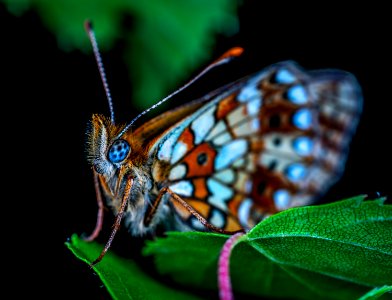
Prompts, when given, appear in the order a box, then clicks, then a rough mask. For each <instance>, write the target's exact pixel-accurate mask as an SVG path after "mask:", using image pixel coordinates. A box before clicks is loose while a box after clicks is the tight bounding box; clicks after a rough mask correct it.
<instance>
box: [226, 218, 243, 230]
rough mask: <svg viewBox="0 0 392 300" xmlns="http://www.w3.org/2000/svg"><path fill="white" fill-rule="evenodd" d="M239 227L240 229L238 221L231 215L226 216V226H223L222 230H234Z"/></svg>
mask: <svg viewBox="0 0 392 300" xmlns="http://www.w3.org/2000/svg"><path fill="white" fill-rule="evenodd" d="M240 229H242V226H241V225H240V223H239V222H238V219H236V218H234V217H232V216H227V221H226V226H225V228H224V230H227V231H235V230H240Z"/></svg>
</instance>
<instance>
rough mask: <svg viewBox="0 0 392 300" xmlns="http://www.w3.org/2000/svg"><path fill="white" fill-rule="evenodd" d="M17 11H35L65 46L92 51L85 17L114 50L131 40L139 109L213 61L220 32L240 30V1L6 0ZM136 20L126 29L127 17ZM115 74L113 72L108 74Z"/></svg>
mask: <svg viewBox="0 0 392 300" xmlns="http://www.w3.org/2000/svg"><path fill="white" fill-rule="evenodd" d="M3 1H4V2H5V3H6V4H7V7H8V9H9V10H10V11H11V12H13V13H14V14H21V13H22V12H23V11H25V10H27V9H33V10H35V11H36V12H37V13H38V14H39V16H40V17H41V19H42V21H43V23H44V24H46V26H47V27H48V28H49V29H50V30H51V31H52V32H53V33H54V34H55V35H56V37H57V39H58V41H59V45H60V46H61V48H63V49H65V50H72V49H75V48H76V49H81V50H84V51H91V45H90V42H89V40H88V38H87V35H86V33H85V31H84V27H83V24H84V21H85V20H86V19H90V20H91V21H92V22H93V23H94V28H95V31H96V36H97V39H98V43H99V45H100V47H101V49H102V50H104V51H105V50H109V49H110V48H111V47H113V45H114V43H115V42H116V41H117V40H119V39H120V38H121V39H124V40H125V42H126V43H125V45H126V50H125V53H124V62H125V63H127V65H128V70H129V74H130V78H131V80H132V86H133V90H132V92H133V95H134V99H132V100H131V99H129V101H133V103H135V105H136V106H138V107H139V108H146V107H149V106H151V105H152V104H154V103H156V102H157V101H158V100H160V99H161V98H163V97H164V96H166V95H167V94H168V93H169V92H171V91H173V90H174V89H176V88H178V87H179V85H178V82H179V81H181V80H182V81H184V80H185V79H186V78H187V76H189V74H190V73H191V71H192V70H194V69H195V68H196V67H198V66H200V64H202V63H206V62H207V58H209V55H210V51H211V50H212V47H213V46H214V42H215V40H216V35H217V34H232V33H234V32H235V31H236V30H237V27H238V18H237V16H236V9H237V7H238V1H237V0H214V1H211V0H181V1H178V0H149V1H133V0H64V1H52V0H3ZM126 17H129V18H131V19H132V22H131V23H132V25H131V28H126V26H125V25H124V19H125V18H126ZM108 77H110V76H108Z"/></svg>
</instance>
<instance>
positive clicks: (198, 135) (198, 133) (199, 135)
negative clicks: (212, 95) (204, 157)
mask: <svg viewBox="0 0 392 300" xmlns="http://www.w3.org/2000/svg"><path fill="white" fill-rule="evenodd" d="M214 110H215V106H213V107H211V108H210V109H209V110H207V111H205V112H203V113H202V114H201V115H200V116H199V117H198V118H197V119H196V120H194V121H193V122H192V125H191V128H192V130H193V133H194V134H195V144H196V145H197V144H199V143H200V142H202V141H203V140H204V138H205V137H206V135H207V133H208V132H209V131H210V130H211V128H212V127H213V126H214V124H215V119H214Z"/></svg>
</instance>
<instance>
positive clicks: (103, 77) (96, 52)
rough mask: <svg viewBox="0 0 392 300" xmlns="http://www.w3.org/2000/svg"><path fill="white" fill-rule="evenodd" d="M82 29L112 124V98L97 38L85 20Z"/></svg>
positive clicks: (90, 24)
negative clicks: (87, 39) (95, 67)
mask: <svg viewBox="0 0 392 300" xmlns="http://www.w3.org/2000/svg"><path fill="white" fill-rule="evenodd" d="M84 27H85V29H86V31H87V34H88V37H89V38H90V42H91V45H92V46H93V51H94V56H95V60H96V61H97V65H98V70H99V74H100V75H101V80H102V83H103V87H104V89H105V93H106V98H107V99H108V103H109V109H110V120H111V122H112V123H113V124H114V109H113V101H112V96H111V94H110V90H109V85H108V81H107V79H106V73H105V68H104V67H103V63H102V57H101V54H100V53H99V48H98V43H97V38H96V37H95V33H94V29H93V25H92V23H91V21H89V20H87V21H86V22H85V23H84Z"/></svg>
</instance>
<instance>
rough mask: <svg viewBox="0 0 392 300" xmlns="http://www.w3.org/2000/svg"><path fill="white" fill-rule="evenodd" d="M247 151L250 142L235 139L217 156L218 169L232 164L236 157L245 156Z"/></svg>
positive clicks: (216, 166)
mask: <svg viewBox="0 0 392 300" xmlns="http://www.w3.org/2000/svg"><path fill="white" fill-rule="evenodd" d="M246 151H248V144H247V142H246V141H245V140H234V141H232V142H230V143H228V144H226V145H224V146H223V147H222V148H221V149H220V151H219V152H218V154H217V156H216V158H215V168H216V170H222V169H224V168H226V167H228V166H230V165H231V164H232V163H233V162H234V161H235V160H236V159H238V158H240V157H241V156H244V154H245V153H246Z"/></svg>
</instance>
